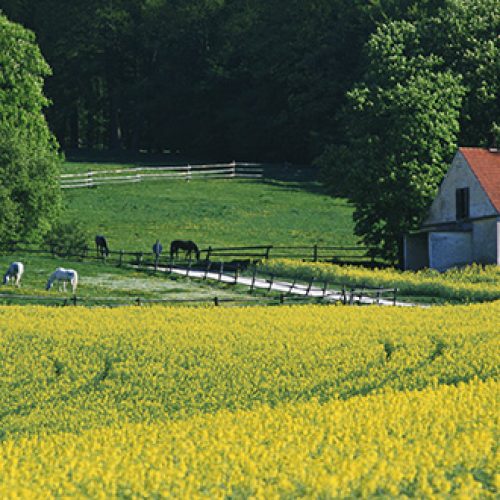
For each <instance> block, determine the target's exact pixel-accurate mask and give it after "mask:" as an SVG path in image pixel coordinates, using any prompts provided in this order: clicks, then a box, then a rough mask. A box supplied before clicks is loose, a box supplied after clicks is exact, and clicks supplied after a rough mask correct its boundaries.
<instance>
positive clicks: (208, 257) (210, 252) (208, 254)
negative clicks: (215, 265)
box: [206, 246, 212, 260]
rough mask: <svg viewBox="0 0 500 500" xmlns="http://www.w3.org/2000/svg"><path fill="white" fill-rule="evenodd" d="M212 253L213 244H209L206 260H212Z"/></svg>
mask: <svg viewBox="0 0 500 500" xmlns="http://www.w3.org/2000/svg"><path fill="white" fill-rule="evenodd" d="M211 254H212V247H211V246H209V247H208V250H207V257H206V260H210V256H211Z"/></svg>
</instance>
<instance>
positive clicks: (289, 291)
mask: <svg viewBox="0 0 500 500" xmlns="http://www.w3.org/2000/svg"><path fill="white" fill-rule="evenodd" d="M296 283H297V278H294V279H293V283H292V284H291V285H290V288H289V289H288V294H291V293H292V290H293V288H294V287H295V284H296Z"/></svg>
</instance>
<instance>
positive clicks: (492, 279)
mask: <svg viewBox="0 0 500 500" xmlns="http://www.w3.org/2000/svg"><path fill="white" fill-rule="evenodd" d="M262 268H263V269H264V270H266V271H268V272H271V273H274V274H276V275H278V276H283V277H285V276H289V277H299V278H303V279H310V278H313V277H314V278H316V279H318V280H325V281H329V282H330V284H331V283H337V284H339V283H343V284H346V285H347V284H349V285H355V286H371V287H379V286H383V287H396V288H398V290H399V291H400V292H401V293H403V294H405V295H424V296H427V297H440V298H443V299H449V300H456V301H463V302H480V301H484V300H498V299H500V268H499V266H496V265H490V266H485V267H483V266H480V265H478V264H473V265H470V266H467V267H464V268H462V269H450V270H448V271H447V272H445V273H440V272H438V271H436V270H434V269H425V270H422V271H418V272H411V271H399V270H397V269H393V268H387V269H366V268H363V267H360V266H340V265H332V264H328V263H321V262H300V261H298V260H296V259H271V260H269V261H267V262H266V263H265V264H264V265H263V266H262Z"/></svg>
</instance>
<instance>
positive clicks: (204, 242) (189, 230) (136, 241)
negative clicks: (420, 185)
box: [64, 163, 357, 252]
mask: <svg viewBox="0 0 500 500" xmlns="http://www.w3.org/2000/svg"><path fill="white" fill-rule="evenodd" d="M127 166H129V167H133V166H135V165H133V164H130V165H127V164H89V163H66V164H65V167H64V171H65V172H67V173H70V172H76V171H85V170H87V169H90V168H91V169H93V170H96V169H102V168H119V167H121V168H127ZM64 202H65V215H64V217H65V219H66V220H80V221H81V222H83V224H84V226H85V227H86V229H87V230H88V233H89V238H93V236H94V235H95V234H103V235H105V236H106V238H107V240H108V244H109V246H110V249H111V250H121V249H123V250H129V251H145V252H149V251H150V249H151V246H152V245H153V243H154V242H155V241H156V239H157V238H159V239H160V240H161V241H162V243H163V244H164V246H165V247H166V246H167V245H168V243H169V242H170V241H171V240H174V239H190V240H193V241H195V242H196V243H197V244H198V245H199V246H200V247H201V248H206V247H208V246H209V245H211V246H213V247H215V246H233V245H237V246H244V245H264V244H272V245H284V246H292V245H293V246H312V245H314V244H320V245H348V246H349V245H354V244H356V243H357V238H356V237H355V236H354V234H353V223H352V212H353V208H352V206H351V205H349V203H348V202H347V201H346V200H344V199H335V198H331V197H329V196H327V195H326V194H325V193H324V191H323V189H322V187H321V185H320V183H319V182H318V180H317V174H316V171H315V170H313V169H311V168H291V167H273V166H267V167H265V169H264V177H263V178H262V179H257V180H247V179H224V180H191V181H190V182H186V181H185V180H156V181H145V182H142V183H134V184H123V185H105V186H99V187H98V188H92V189H88V188H82V189H67V190H64Z"/></svg>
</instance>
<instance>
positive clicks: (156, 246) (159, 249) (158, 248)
mask: <svg viewBox="0 0 500 500" xmlns="http://www.w3.org/2000/svg"><path fill="white" fill-rule="evenodd" d="M162 252H163V245H162V244H161V243H160V240H156V243H155V244H154V245H153V253H154V254H155V255H156V256H157V257H159V256H160V254H161V253H162Z"/></svg>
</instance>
